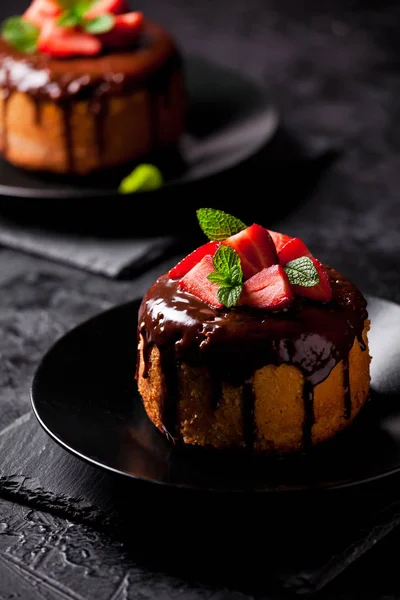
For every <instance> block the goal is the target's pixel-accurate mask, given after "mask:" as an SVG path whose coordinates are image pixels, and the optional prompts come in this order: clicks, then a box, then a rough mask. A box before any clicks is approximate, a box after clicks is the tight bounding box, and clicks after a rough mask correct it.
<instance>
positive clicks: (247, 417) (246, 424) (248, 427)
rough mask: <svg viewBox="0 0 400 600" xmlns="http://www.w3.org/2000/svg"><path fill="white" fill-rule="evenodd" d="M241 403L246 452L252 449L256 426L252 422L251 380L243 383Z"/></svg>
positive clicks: (252, 392) (253, 399)
mask: <svg viewBox="0 0 400 600" xmlns="http://www.w3.org/2000/svg"><path fill="white" fill-rule="evenodd" d="M242 402H243V438H244V441H245V444H246V448H247V449H248V450H252V449H253V447H254V441H255V437H256V426H255V420H254V409H255V394H254V388H253V380H252V379H250V380H248V381H245V382H244V384H243V391H242Z"/></svg>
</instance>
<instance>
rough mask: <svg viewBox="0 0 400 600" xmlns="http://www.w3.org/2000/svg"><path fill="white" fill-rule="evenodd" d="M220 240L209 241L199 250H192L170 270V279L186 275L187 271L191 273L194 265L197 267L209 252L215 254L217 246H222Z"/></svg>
mask: <svg viewBox="0 0 400 600" xmlns="http://www.w3.org/2000/svg"><path fill="white" fill-rule="evenodd" d="M220 245H221V244H220V242H207V244H203V246H200V248H197V250H194V251H193V252H191V253H190V254H189V255H188V256H186V258H183V259H182V260H181V261H180V262H178V264H177V265H176V266H175V267H174V268H173V269H171V270H170V272H169V273H168V275H169V277H170V279H181V277H184V276H185V275H186V273H189V271H190V270H191V269H193V267H195V266H196V265H197V264H198V263H199V262H200V261H201V259H202V258H204V257H205V256H206V255H207V254H210V255H211V256H214V254H215V252H216V250H217V248H218V247H219V246H220Z"/></svg>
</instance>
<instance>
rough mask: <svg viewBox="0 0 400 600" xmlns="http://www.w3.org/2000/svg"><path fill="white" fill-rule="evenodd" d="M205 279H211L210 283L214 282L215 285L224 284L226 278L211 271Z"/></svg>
mask: <svg viewBox="0 0 400 600" xmlns="http://www.w3.org/2000/svg"><path fill="white" fill-rule="evenodd" d="M207 279H209V280H210V281H211V283H216V284H217V285H226V279H225V277H224V276H223V275H220V274H219V273H216V272H215V271H212V272H211V273H210V274H209V275H207Z"/></svg>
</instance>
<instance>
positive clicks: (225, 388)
mask: <svg viewBox="0 0 400 600" xmlns="http://www.w3.org/2000/svg"><path fill="white" fill-rule="evenodd" d="M368 329H369V321H366V323H365V328H364V331H363V334H362V337H363V340H364V343H365V345H366V347H368V340H367V332H368ZM347 360H348V375H347V373H346V369H345V368H344V365H343V361H341V362H340V363H338V364H337V365H336V366H335V367H334V368H333V369H332V371H331V373H330V374H329V376H328V377H327V378H326V379H325V380H324V381H323V382H321V383H320V384H318V385H317V386H316V387H315V390H314V416H315V423H314V424H313V426H312V434H311V440H308V443H309V444H312V445H316V444H318V443H321V442H323V441H326V440H328V439H330V438H332V437H333V436H334V435H336V434H337V433H338V432H339V431H341V430H342V429H344V428H345V427H347V426H348V425H350V424H351V423H352V422H353V420H354V419H355V417H356V416H357V415H358V413H359V412H360V410H361V408H362V407H363V406H364V404H365V403H366V402H367V400H368V396H369V363H370V355H369V352H368V350H367V351H364V350H361V348H360V345H359V342H358V341H357V340H355V341H354V344H353V347H352V349H351V350H350V352H349V356H348V359H347ZM144 364H145V363H144V358H143V339H142V340H141V342H140V344H139V370H138V372H139V374H140V373H141V372H143V369H144ZM347 377H349V380H348V379H347ZM178 378H179V387H178V389H179V392H178V393H179V397H178V398H177V403H176V411H177V412H176V415H177V416H176V419H177V428H176V429H175V438H176V439H178V440H182V441H183V442H184V443H185V444H194V445H200V446H212V447H214V448H231V447H242V448H245V447H246V445H248V444H249V440H248V439H246V424H245V421H244V415H245V414H246V406H245V403H246V396H245V394H244V386H243V385H240V386H236V387H235V386H232V385H230V384H229V383H226V382H220V393H219V397H218V399H216V397H215V390H214V385H215V381H213V379H212V377H211V376H210V373H209V371H208V369H207V368H206V367H192V366H190V365H187V364H180V365H179V367H178ZM164 382H165V379H164V374H163V371H162V366H161V360H160V351H159V350H158V348H157V347H156V346H154V347H153V348H152V350H151V356H150V367H149V372H148V377H147V378H143V377H142V376H141V375H139V378H138V385H139V391H140V394H141V396H142V398H143V403H144V407H145V409H146V412H147V414H148V416H149V418H150V419H151V421H152V422H153V423H154V424H155V425H156V427H158V429H159V430H160V431H162V432H164V433H165V425H164V412H163V406H162V399H163V398H164V397H165V392H164V390H163V386H164V385H165V383H164ZM304 385H305V380H304V376H303V374H302V373H301V371H300V370H299V369H298V368H296V367H294V366H292V365H287V364H282V365H280V366H275V365H266V366H265V367H262V368H261V369H258V370H257V371H256V372H255V373H254V374H253V378H252V386H253V390H254V412H253V413H252V414H251V415H250V428H251V430H252V431H254V437H253V436H252V437H253V439H252V441H251V442H250V444H251V445H253V447H254V450H255V451H258V452H261V451H262V452H263V453H266V454H271V453H278V454H285V453H289V452H295V451H301V450H303V448H304V422H305V420H306V414H305V407H304V398H303V390H304ZM348 393H349V394H350V396H347V394H348ZM349 398H350V405H351V410H350V412H349V413H347V414H346V411H347V408H348V406H349ZM247 401H248V400H247ZM247 428H249V424H247ZM247 437H248V433H247Z"/></svg>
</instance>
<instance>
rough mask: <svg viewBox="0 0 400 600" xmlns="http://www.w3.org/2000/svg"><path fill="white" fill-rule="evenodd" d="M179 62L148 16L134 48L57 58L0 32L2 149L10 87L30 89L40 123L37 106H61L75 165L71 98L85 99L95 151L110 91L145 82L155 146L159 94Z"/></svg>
mask: <svg viewBox="0 0 400 600" xmlns="http://www.w3.org/2000/svg"><path fill="white" fill-rule="evenodd" d="M180 68H181V60H180V56H179V53H178V51H177V49H176V46H175V44H174V42H173V40H172V38H171V37H170V36H169V35H168V33H167V32H166V31H165V30H164V29H163V28H162V27H160V26H159V25H157V24H155V23H152V22H150V21H147V22H146V23H145V25H144V29H143V34H142V38H141V40H140V42H139V43H138V44H137V46H136V47H135V48H129V49H127V50H123V51H119V52H112V53H109V54H103V55H101V56H98V57H93V58H82V57H80V58H67V59H55V58H52V57H50V56H49V55H46V54H40V53H38V54H33V55H27V54H23V53H21V52H19V51H18V50H16V49H15V48H13V47H12V46H10V45H9V44H7V42H5V41H4V40H2V39H1V38H0V89H1V90H2V97H3V100H4V102H3V118H2V122H3V129H4V130H3V153H4V154H6V151H7V108H8V101H9V99H10V98H11V96H12V94H13V93H14V92H24V93H27V94H29V96H30V98H31V99H32V102H33V103H34V105H35V111H36V112H35V114H36V122H37V123H38V124H40V119H41V106H42V105H43V103H44V102H46V101H47V102H54V103H56V104H57V105H58V106H59V107H60V108H61V109H62V111H63V120H64V130H65V142H66V153H67V157H68V163H69V166H70V168H73V165H74V156H73V145H72V136H71V122H70V121H71V119H70V116H71V112H72V106H73V103H74V102H76V101H79V100H83V101H88V102H89V110H90V112H91V113H92V115H93V116H94V123H95V136H96V141H97V145H98V148H99V153H100V154H101V153H102V152H103V149H104V125H105V122H106V117H107V114H108V103H109V98H110V97H111V96H123V95H127V94H132V93H133V92H134V91H135V90H136V89H138V88H142V87H144V88H146V89H147V90H148V92H149V95H150V105H151V107H152V108H151V110H150V114H149V120H150V130H151V131H152V137H153V141H154V144H153V145H154V146H155V147H156V146H157V140H158V137H159V127H160V124H159V122H158V98H161V99H162V98H165V97H166V96H167V95H168V90H169V87H170V83H171V77H172V74H173V73H174V72H175V71H176V70H179V69H180Z"/></svg>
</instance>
